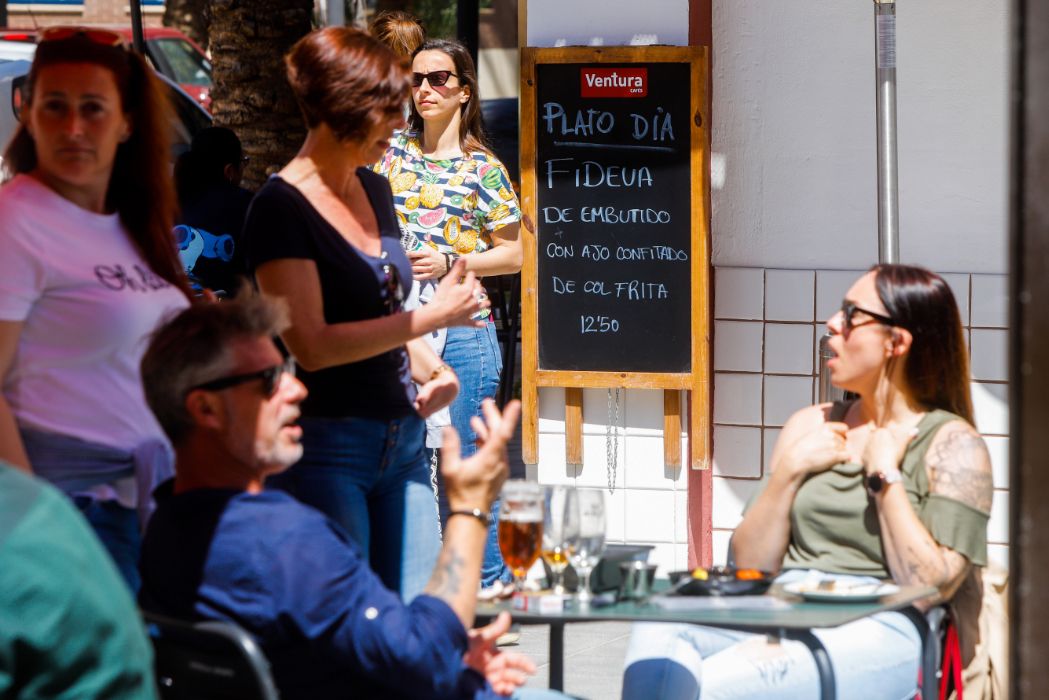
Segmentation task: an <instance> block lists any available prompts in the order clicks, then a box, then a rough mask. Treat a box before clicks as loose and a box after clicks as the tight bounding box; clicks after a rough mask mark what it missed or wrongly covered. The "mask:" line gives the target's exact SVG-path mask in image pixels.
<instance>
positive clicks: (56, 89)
mask: <svg viewBox="0 0 1049 700" xmlns="http://www.w3.org/2000/svg"><path fill="white" fill-rule="evenodd" d="M169 110H170V108H169V106H168V104H167V101H166V98H165V96H164V94H163V92H162V87H161V85H160V83H159V81H158V80H157V79H156V77H154V75H153V71H152V70H151V69H150V68H149V66H148V65H146V62H145V60H144V59H143V58H142V57H141V56H140V55H138V54H136V53H134V52H132V51H130V50H129V49H128V47H127V45H126V44H125V42H124V39H123V38H122V37H121V36H120V35H119V34H116V33H114V32H110V31H107V30H103V29H94V28H81V27H52V28H49V29H45V30H43V31H42V32H41V33H40V43H39V44H38V46H37V50H36V56H35V58H34V60H33V65H32V67H31V68H30V71H29V75H28V78H27V80H26V102H25V106H24V108H23V114H22V124H21V125H20V126H19V128H18V131H17V132H16V134H15V136H14V138H13V139H12V141H11V144H10V145H9V146H8V148H7V151H6V152H5V153H4V165H5V167H6V168H8V169H9V171H10V172H11V173H13V175H14V176H13V178H12V179H11V180H10V181H9V182H7V183H6V184H5V185H4V186H3V188H0V249H2V250H3V255H0V376H2V377H3V395H2V396H0V459H3V460H4V461H7V462H10V463H11V464H14V465H16V466H19V467H22V468H23V469H26V470H28V471H32V472H33V473H35V474H36V475H37V476H39V477H41V478H43V479H46V480H47V481H50V482H51V483H53V484H54V485H55V486H57V487H58V488H60V489H62V490H63V491H64V492H65V493H67V494H68V495H69V496H70V497H71V498H72V499H73V500H74V502H75V503H76V505H77V506H78V507H79V508H80V509H81V511H83V513H84V515H85V517H86V518H87V520H88V522H90V523H91V525H92V527H93V528H94V529H95V532H96V533H97V534H98V536H99V537H100V539H101V540H102V543H103V544H104V545H105V546H106V549H107V550H108V551H109V553H110V554H111V555H112V557H113V559H114V561H115V562H116V564H117V566H118V568H119V569H120V572H121V573H122V574H123V576H124V578H125V580H127V582H128V585H129V586H131V588H132V589H133V590H134V589H136V588H137V586H138V580H139V579H138V571H137V560H138V547H139V528H140V526H141V525H143V524H144V522H143V520H144V518H145V517H146V515H147V514H148V504H149V502H150V494H151V491H152V487H153V485H154V484H155V483H158V482H159V480H160V479H161V478H165V477H166V476H169V475H170V474H171V455H170V448H169V446H168V444H167V442H166V440H165V438H164V435H163V432H162V431H161V429H160V426H159V425H158V424H157V422H156V420H155V419H154V417H153V414H152V413H151V412H150V411H149V409H148V407H147V406H146V402H145V397H144V395H143V391H142V386H141V378H140V375H139V366H138V365H139V359H140V356H141V354H142V352H143V350H144V349H145V342H144V340H145V338H146V336H148V335H149V333H150V332H151V331H152V330H153V328H154V327H155V326H156V325H157V323H158V321H160V320H161V319H163V318H164V317H166V316H167V315H168V314H170V313H172V312H174V311H177V310H179V309H181V308H183V307H185V306H186V305H187V304H188V303H189V302H188V301H187V296H188V292H189V290H188V287H187V285H186V281H185V278H184V276H183V274H182V269H181V266H180V265H179V260H178V257H177V256H176V255H175V249H174V247H173V245H172V241H171V227H172V223H173V218H174V212H175V192H174V188H173V187H172V184H171V177H170V175H169V167H170V166H169V153H170V145H169V139H170V136H169V132H170V128H171V126H170V118H169Z"/></svg>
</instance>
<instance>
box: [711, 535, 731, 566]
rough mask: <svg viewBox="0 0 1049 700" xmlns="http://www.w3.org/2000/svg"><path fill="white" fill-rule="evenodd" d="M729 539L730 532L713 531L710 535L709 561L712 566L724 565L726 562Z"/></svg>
mask: <svg viewBox="0 0 1049 700" xmlns="http://www.w3.org/2000/svg"><path fill="white" fill-rule="evenodd" d="M731 539H732V530H714V532H713V533H711V537H710V540H711V542H710V544H711V550H712V552H713V556H712V557H711V560H712V561H713V563H714V564H724V563H726V562H727V561H728V543H729V541H730V540H731Z"/></svg>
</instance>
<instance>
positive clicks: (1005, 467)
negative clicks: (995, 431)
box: [983, 435, 1009, 489]
mask: <svg viewBox="0 0 1049 700" xmlns="http://www.w3.org/2000/svg"><path fill="white" fill-rule="evenodd" d="M983 441H984V442H985V443H987V451H988V452H989V453H990V454H991V473H992V474H993V478H994V487H995V488H996V489H1007V488H1009V438H1007V437H1000V436H997V435H986V436H984V438H983Z"/></svg>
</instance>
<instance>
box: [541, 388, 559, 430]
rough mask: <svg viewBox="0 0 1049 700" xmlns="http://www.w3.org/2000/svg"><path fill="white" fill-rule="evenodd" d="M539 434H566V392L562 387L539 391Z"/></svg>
mask: <svg viewBox="0 0 1049 700" xmlns="http://www.w3.org/2000/svg"><path fill="white" fill-rule="evenodd" d="M539 432H540V433H558V434H560V435H564V433H565V390H564V389H562V388H561V387H542V388H540V389H539Z"/></svg>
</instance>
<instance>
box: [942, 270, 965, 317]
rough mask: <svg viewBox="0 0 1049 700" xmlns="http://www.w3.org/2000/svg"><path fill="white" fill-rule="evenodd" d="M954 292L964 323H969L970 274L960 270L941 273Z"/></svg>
mask: <svg viewBox="0 0 1049 700" xmlns="http://www.w3.org/2000/svg"><path fill="white" fill-rule="evenodd" d="M940 276H941V277H943V279H944V281H946V282H947V286H948V287H950V288H951V293H952V294H954V301H955V303H957V304H958V315H959V316H961V318H962V325H963V326H968V325H969V277H970V275H967V274H962V273H958V272H953V273H950V272H948V273H944V274H942V275H940Z"/></svg>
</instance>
